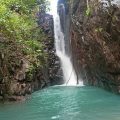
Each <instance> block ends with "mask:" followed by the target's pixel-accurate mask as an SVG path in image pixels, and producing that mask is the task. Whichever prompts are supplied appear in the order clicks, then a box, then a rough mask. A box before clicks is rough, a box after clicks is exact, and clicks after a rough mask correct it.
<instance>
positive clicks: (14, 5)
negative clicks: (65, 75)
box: [0, 0, 47, 97]
mask: <svg viewBox="0 0 120 120" xmlns="http://www.w3.org/2000/svg"><path fill="white" fill-rule="evenodd" d="M46 5H47V2H46V0H39V1H36V0H29V1H28V0H0V95H1V96H3V97H4V96H5V94H7V95H9V94H12V91H13V90H11V85H12V84H13V81H15V80H23V79H27V78H26V76H29V77H28V81H30V80H31V78H32V76H33V73H32V72H33V71H34V70H35V69H36V68H37V67H38V66H39V67H40V66H41V67H42V66H43V65H44V63H45V60H46V57H47V54H46V53H45V52H44V51H43V49H44V44H43V41H44V40H45V39H46V36H45V34H44V33H43V32H42V30H41V29H40V27H39V26H38V24H37V17H38V16H37V13H38V12H39V10H40V9H43V8H44V10H45V9H46V8H47V7H46ZM43 6H44V7H43Z"/></svg>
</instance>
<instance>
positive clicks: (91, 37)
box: [69, 0, 120, 93]
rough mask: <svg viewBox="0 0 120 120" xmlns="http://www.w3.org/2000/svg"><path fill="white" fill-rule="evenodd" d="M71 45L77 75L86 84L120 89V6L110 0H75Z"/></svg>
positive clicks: (119, 91)
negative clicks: (109, 0) (100, 0)
mask: <svg viewBox="0 0 120 120" xmlns="http://www.w3.org/2000/svg"><path fill="white" fill-rule="evenodd" d="M69 5H70V7H71V8H70V10H71V11H72V12H71V18H70V19H71V28H70V35H71V39H70V40H71V46H72V53H73V54H72V55H73V63H74V67H75V70H76V73H77V75H78V76H79V77H80V78H82V79H83V81H84V84H86V85H93V86H99V87H102V88H105V89H107V90H109V91H113V92H115V93H120V8H119V5H114V4H112V3H110V2H107V4H106V2H105V3H104V2H103V3H100V2H98V1H96V0H89V2H88V3H86V1H85V0H74V1H73V2H71V3H69Z"/></svg>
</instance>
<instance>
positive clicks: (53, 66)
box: [38, 12, 64, 85]
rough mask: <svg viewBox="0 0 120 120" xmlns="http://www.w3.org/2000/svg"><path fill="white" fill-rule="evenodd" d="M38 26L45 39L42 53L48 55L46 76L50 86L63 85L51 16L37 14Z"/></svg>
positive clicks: (42, 13)
mask: <svg viewBox="0 0 120 120" xmlns="http://www.w3.org/2000/svg"><path fill="white" fill-rule="evenodd" d="M38 18H39V19H38V20H39V21H38V24H39V25H40V27H41V28H42V30H43V31H44V32H45V34H46V36H48V37H47V39H45V41H44V43H43V44H44V45H45V46H44V51H46V53H47V54H48V59H47V61H46V63H47V68H48V75H46V76H49V78H48V79H49V81H50V85H56V84H57V85H60V84H63V82H64V81H63V74H62V69H61V67H60V60H59V58H58V57H57V55H56V53H55V52H56V50H55V47H54V25H53V16H52V15H49V14H46V13H44V12H41V13H39V15H38Z"/></svg>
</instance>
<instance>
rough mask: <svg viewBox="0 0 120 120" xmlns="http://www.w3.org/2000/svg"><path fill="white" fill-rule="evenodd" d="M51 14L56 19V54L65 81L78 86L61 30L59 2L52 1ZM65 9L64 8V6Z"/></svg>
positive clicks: (56, 0) (67, 83)
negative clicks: (58, 10)
mask: <svg viewBox="0 0 120 120" xmlns="http://www.w3.org/2000/svg"><path fill="white" fill-rule="evenodd" d="M50 2H51V14H52V15H53V19H54V37H55V48H56V54H57V56H58V57H59V59H60V61H61V67H62V70H63V76H64V81H65V84H66V85H77V76H76V73H75V70H74V68H73V65H72V62H71V59H70V56H69V55H68V54H67V53H66V51H65V39H64V34H63V32H62V29H61V23H60V16H59V14H58V12H57V4H58V0H51V1H50ZM63 7H64V6H63Z"/></svg>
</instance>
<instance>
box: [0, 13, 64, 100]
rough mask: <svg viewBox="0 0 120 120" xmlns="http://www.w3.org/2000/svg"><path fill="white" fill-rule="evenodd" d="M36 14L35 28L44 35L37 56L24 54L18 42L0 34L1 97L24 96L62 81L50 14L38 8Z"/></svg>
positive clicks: (14, 98)
mask: <svg viewBox="0 0 120 120" xmlns="http://www.w3.org/2000/svg"><path fill="white" fill-rule="evenodd" d="M37 17H38V21H37V22H38V27H37V30H38V31H39V30H40V32H41V33H40V35H43V36H41V38H39V40H40V45H41V44H42V49H41V51H40V53H39V54H38V55H37V56H32V55H31V54H32V53H30V55H31V56H30V55H27V54H26V53H25V51H24V50H25V49H24V48H23V47H22V45H21V44H19V43H16V42H15V41H14V40H11V39H10V38H8V37H6V36H4V34H2V33H1V34H0V100H3V101H4V100H8V101H18V100H25V98H26V96H27V95H30V94H31V93H32V92H34V91H36V90H40V89H42V88H44V87H47V86H49V85H54V84H61V83H62V80H61V73H60V62H59V59H58V58H57V56H56V55H55V48H54V33H53V18H52V16H51V15H49V14H46V13H45V12H39V13H38V14H37ZM40 45H39V46H40ZM32 47H34V44H33V43H32ZM36 49H37V48H36ZM36 63H38V64H36Z"/></svg>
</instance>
